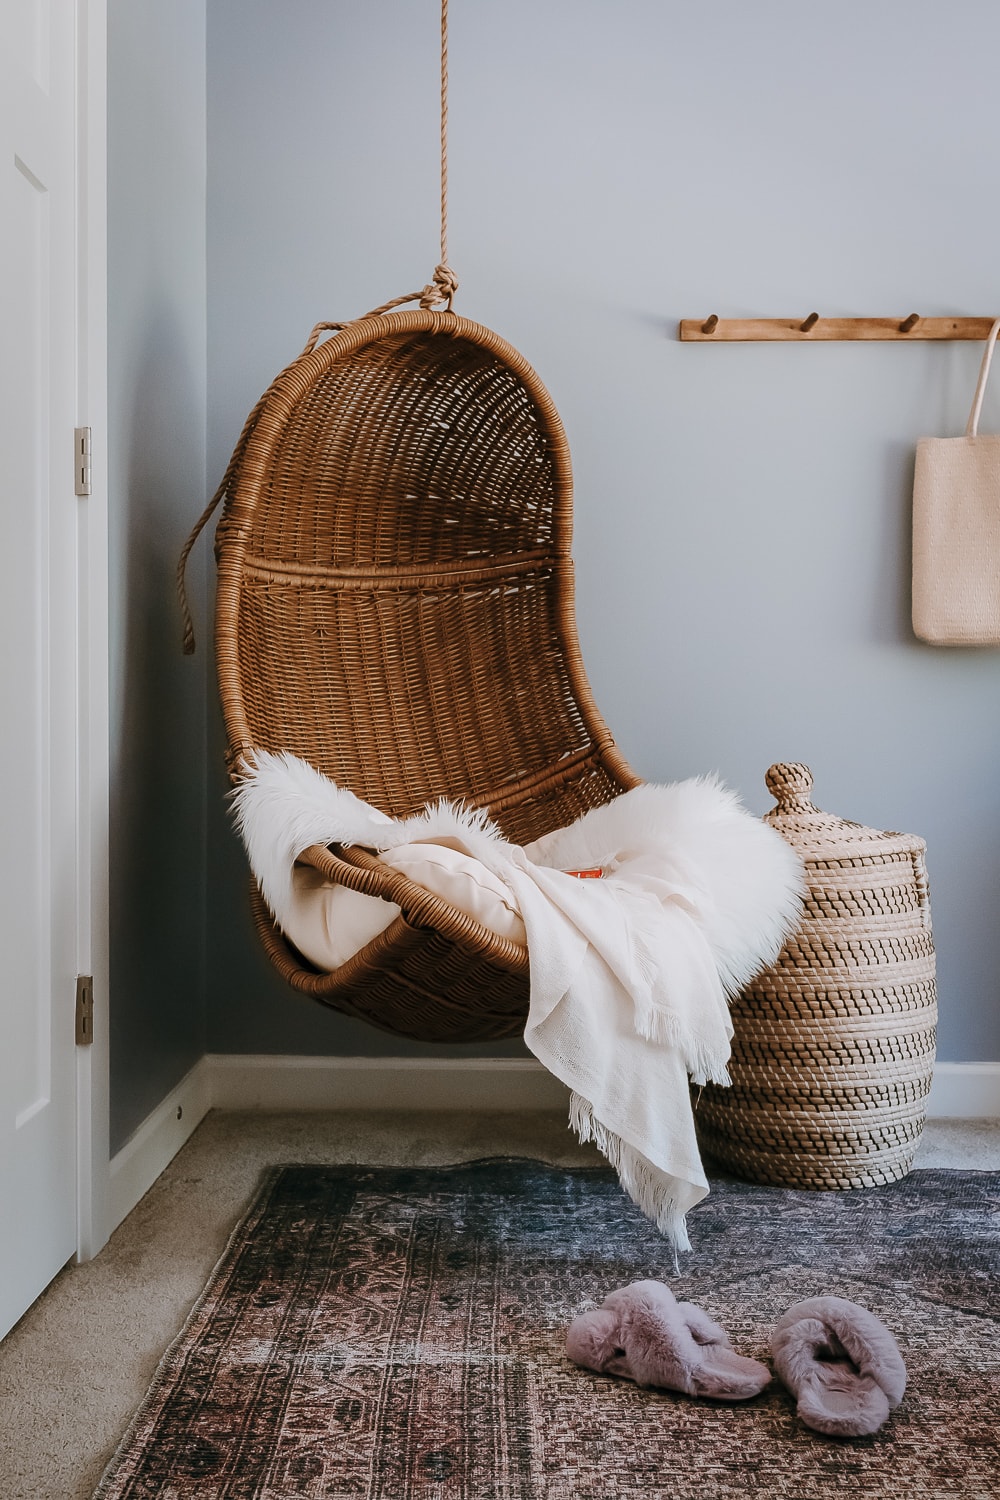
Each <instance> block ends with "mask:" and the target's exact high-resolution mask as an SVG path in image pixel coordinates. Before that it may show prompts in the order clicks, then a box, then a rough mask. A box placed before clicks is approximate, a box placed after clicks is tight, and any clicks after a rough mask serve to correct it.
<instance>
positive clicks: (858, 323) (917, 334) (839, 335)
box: [680, 313, 995, 344]
mask: <svg viewBox="0 0 1000 1500" xmlns="http://www.w3.org/2000/svg"><path fill="white" fill-rule="evenodd" d="M994 321H995V320H994V319H993V318H921V317H920V316H919V315H918V314H917V313H910V316H909V317H908V318H821V317H820V315H819V313H810V314H809V316H808V317H807V318H719V317H717V316H716V315H715V313H713V314H712V316H711V317H710V318H684V319H683V321H682V322H681V325H680V337H681V340H682V341H683V342H685V343H692V342H693V343H700V344H733V343H755V342H758V343H759V342H772V341H774V340H784V341H789V342H792V343H802V344H815V343H821V342H826V341H830V340H834V339H836V340H843V339H869V340H870V339H979V340H980V341H981V340H983V339H985V338H986V337H987V336H988V334H989V331H990V329H991V328H992V327H993V323H994Z"/></svg>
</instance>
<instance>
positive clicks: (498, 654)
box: [216, 309, 639, 1041]
mask: <svg viewBox="0 0 1000 1500" xmlns="http://www.w3.org/2000/svg"><path fill="white" fill-rule="evenodd" d="M322 326H323V327H328V326H329V325H322ZM223 490H224V495H225V508H224V511H223V516H222V520H221V522H220V525H219V528H218V532H217V537H216V554H217V559H218V594H217V607H216V655H217V665H218V677H219V688H220V694H221V699H222V709H223V715H224V719H225V725H226V731H227V735H228V740H229V758H230V769H231V772H232V774H233V775H234V776H237V777H238V776H239V774H240V770H241V767H243V766H244V765H245V764H246V763H247V762H249V761H252V759H253V755H254V751H255V749H256V748H258V747H259V748H262V749H266V750H271V751H280V750H287V751H291V752H293V753H294V754H296V755H299V756H302V757H303V758H304V759H306V760H308V761H309V762H311V764H312V765H314V766H315V767H316V768H317V769H318V770H320V771H322V772H324V773H325V774H326V775H328V776H330V777H332V778H333V780H335V781H336V782H338V783H339V784H340V785H342V786H346V787H349V788H350V789H351V790H352V791H353V792H355V793H356V794H357V795H358V796H359V797H362V798H363V799H364V800H365V801H367V802H371V803H374V804H375V805H376V806H377V807H380V808H381V809H382V810H383V811H384V812H386V813H388V814H390V815H391V816H400V815H403V814H406V813H411V812H414V811H415V810H417V809H419V808H420V807H421V806H422V805H423V804H424V803H425V802H427V801H429V800H432V799H436V798H439V797H448V798H452V799H455V800H459V801H463V802H465V803H466V804H469V805H472V806H475V807H483V808H487V809H488V810H489V812H490V813H491V814H492V815H493V817H494V818H495V819H496V821H497V822H498V823H499V825H500V827H501V828H502V829H503V831H504V832H505V833H506V834H507V836H508V837H510V838H512V839H514V840H515V841H517V842H519V843H526V842H528V841H530V840H531V839H534V838H537V837H538V836H540V835H541V834H542V833H545V832H548V831H550V830H551V829H553V828H555V827H559V826H563V825H565V824H567V823H570V822H572V821H573V820H574V819H575V818H576V817H578V816H579V815H580V814H581V813H582V812H584V811H586V810H587V809H588V808H590V807H594V806H597V805H599V804H601V803H604V802H606V801H608V800H610V798H612V797H614V796H617V795H618V794H619V793H620V792H621V791H623V790H625V789H627V788H628V787H630V786H633V785H635V784H636V783H637V781H638V779H639V778H638V777H637V776H636V775H635V774H634V772H632V771H631V770H630V768H629V767H628V765H627V764H626V762H625V760H624V759H623V757H622V756H621V754H620V752H619V751H618V749H617V748H616V746H615V744H614V741H613V739H612V736H611V734H610V733H609V731H608V729H607V726H606V725H605V723H604V721H603V719H602V718H601V716H600V715H599V713H598V712H597V709H596V708H595V706H594V702H593V699H592V696H591V692H590V688H589V686H588V683H587V679H586V676H585V673H584V669H583V663H582V660H581V656H580V650H579V646H578V642H577V635H576V626H575V619H574V612H573V581H572V562H571V559H570V550H569V549H570V532H571V503H572V501H571V495H572V481H571V472H570V459H569V450H568V447H567V443H566V437H565V433H564V431H563V427H562V424H561V422H560V420H559V417H558V414H557V412H556V410H555V407H554V405H553V403H552V400H551V398H550V397H549V395H548V393H547V392H546V390H545V388H544V387H543V386H542V384H541V382H540V381H539V379H538V377H537V375H536V374H535V372H534V371H533V370H532V369H531V367H530V366H529V365H528V364H527V363H526V362H525V360H524V359H522V358H521V356H520V355H519V354H518V353H517V352H516V351H515V350H514V349H513V348H511V346H510V345H509V344H507V343H506V342H505V341H504V340H502V339H501V338H499V337H498V336H497V335H496V334H494V333H492V332H490V331H489V330H488V329H485V328H483V327H480V326H479V325H478V324H475V323H471V322H469V321H467V320H466V319H464V318H460V317H458V316H457V315H456V314H454V313H451V312H448V311H433V310H430V309H421V310H415V311H405V312H388V313H382V314H380V315H370V316H368V317H366V318H363V319H360V320H358V321H357V322H355V323H352V324H348V325H346V326H344V327H343V328H341V329H340V330H339V331H338V332H335V333H334V334H333V336H332V337H330V338H328V339H326V340H325V341H323V342H316V335H315V334H314V338H313V339H311V340H310V342H309V344H308V345H307V346H306V349H305V350H304V351H303V353H302V354H301V355H300V357H299V358H298V359H297V360H295V361H294V363H292V364H291V365H290V366H289V367H288V368H287V369H286V370H284V371H283V372H282V374H281V375H279V376H278V378H277V379H276V380H275V381H274V383H273V384H272V386H271V387H270V389H269V390H268V391H267V392H266V393H265V395H264V396H263V397H262V398H261V401H260V402H259V403H258V405H257V407H256V408H255V409H254V411H253V412H252V413H251V416H250V417H249V418H248V421H247V424H246V427H245V428H244V431H243V434H242V436H241V438H240V442H239V444H238V446H237V449H236V451H235V453H234V455H233V458H232V461H231V463H230V466H229V469H228V471H227V475H226V479H225V481H224V487H223ZM304 857H305V858H307V859H308V860H309V862H311V863H313V864H315V865H317V866H318V867H319V868H321V869H322V870H323V871H324V872H325V873H326V874H327V875H328V877H329V878H330V879H331V880H335V881H339V882H341V883H342V884H344V885H347V886H351V887H353V888H355V889H359V890H364V891H367V892H369V893H371V894H373V895H377V896H381V897H384V898H386V899H388V900H392V901H394V902H396V903H397V904H398V905H399V906H400V907H401V908H402V913H403V914H402V916H401V917H399V918H397V919H396V920H395V921H394V922H393V924H392V926H391V927H390V928H389V929H388V930H387V931H386V932H385V933H384V934H383V935H381V936H380V937H378V938H376V939H375V941H374V942H372V943H370V944H369V945H368V946H367V947H366V948H364V949H363V950H362V951H361V952H360V953H359V954H358V955H357V956H356V957H355V958H354V959H352V960H351V961H350V962H348V963H347V964H345V965H344V966H343V967H342V968H340V969H338V970H337V971H336V972H335V973H333V974H322V973H318V972H316V971H315V970H313V969H312V968H311V967H310V965H309V964H308V963H306V962H305V961H304V960H303V959H302V958H301V957H300V956H299V955H298V954H297V953H296V952H295V951H294V950H293V949H292V948H291V947H290V946H289V945H288V944H287V943H286V942H285V940H284V938H283V937H282V935H281V934H280V933H279V932H278V931H276V930H275V928H274V926H273V924H272V922H271V920H270V917H269V914H268V912H267V911H266V909H265V908H264V906H263V904H262V902H261V901H260V899H259V897H258V896H256V894H255V896H254V912H255V919H256V923H257V927H258V930H259V932H260V935H261V938H262V940H263V943H264V946H265V948H266V949H267V952H268V953H269V955H270V957H271V958H272V960H273V962H274V963H275V964H276V966H277V968H278V969H279V971H280V972H281V973H282V974H283V975H284V976H285V978H286V979H287V980H288V981H289V982H290V983H291V984H292V985H294V986H295V987H296V988H297V989H299V990H302V991H304V992H305V993H307V994H309V995H312V996H314V997H315V998H316V999H317V1000H320V1001H322V1002H324V1003H325V1004H327V1005H331V1006H333V1007H335V1008H336V1009H338V1010H341V1011H345V1012H347V1013H348V1014H351V1015H355V1016H360V1017H362V1018H363V1019H365V1020H367V1021H369V1022H371V1023H372V1024H373V1025H376V1026H379V1027H381V1028H383V1029H385V1030H389V1031H394V1032H396V1033H399V1034H403V1035H406V1036H411V1037H418V1038H421V1039H424V1040H434V1041H473V1040H479V1039H488V1038H498V1037H503V1036H509V1035H513V1034H515V1033H516V1032H518V1031H519V1030H520V1029H522V1027H523V1023H524V1018H525V1016H526V1014H527V1003H528V984H527V971H528V961H527V952H526V950H525V949H524V948H523V947H520V946H518V945H517V944H515V943H511V942H509V941H507V940H505V939H502V938H499V937H497V936H495V935H494V934H492V933H490V932H488V931H487V930H486V929H485V928H483V927H481V926H479V925H478V924H477V923H476V922H474V921H472V920H471V919H470V918H469V917H467V916H465V915H463V914H462V913H461V912H459V911H457V910H456V909H455V908H453V907H451V906H449V905H448V904H447V903H445V902H443V901H440V900H438V899H437V898H435V897H433V896H430V895H428V894H427V893H426V892H425V891H423V890H422V889H421V888H420V887H418V886H415V885H413V884H412V883H411V882H410V881H408V880H406V879H405V878H404V877H403V876H401V875H399V874H397V873H395V872H391V871H389V870H387V869H386V868H385V867H384V866H383V865H382V864H381V863H380V862H379V861H378V860H377V859H375V858H373V857H372V856H371V855H369V854H366V853H364V852H363V851H358V850H327V849H319V848H316V849H312V850H310V851H308V852H307V854H306V856H304Z"/></svg>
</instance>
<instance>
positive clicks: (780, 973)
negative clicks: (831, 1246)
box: [696, 764, 937, 1188]
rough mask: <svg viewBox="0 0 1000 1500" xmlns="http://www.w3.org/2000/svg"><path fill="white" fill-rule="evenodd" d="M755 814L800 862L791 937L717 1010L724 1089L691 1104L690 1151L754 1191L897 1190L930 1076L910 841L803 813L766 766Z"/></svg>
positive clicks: (920, 902)
mask: <svg viewBox="0 0 1000 1500" xmlns="http://www.w3.org/2000/svg"><path fill="white" fill-rule="evenodd" d="M766 780H767V785H768V788H769V789H770V791H771V792H772V793H773V795H774V797H775V798H776V799H777V804H778V805H777V807H776V808H774V809H773V810H772V811H771V812H770V813H768V814H767V815H766V816H765V822H767V823H770V825H771V827H772V828H776V829H777V830H778V832H779V833H781V834H782V835H783V836H784V837H785V838H786V839H787V840H788V842H789V843H790V844H791V845H792V847H793V848H794V849H796V850H797V851H798V853H799V854H800V855H801V856H802V858H803V860H804V862H805V871H806V880H807V884H808V895H807V898H806V902H805V908H804V912H803V920H802V923H801V925H800V926H799V928H798V931H797V932H796V933H795V934H794V936H793V937H792V938H790V939H789V941H788V942H787V943H786V945H785V947H784V948H783V950H782V952H781V954H780V955H779V957H778V960H777V962H776V963H775V964H774V965H773V966H772V967H771V968H769V969H766V970H765V971H764V972H763V973H762V974H760V975H758V977H757V978H756V979H755V980H754V981H753V982H752V983H751V984H750V985H749V986H748V988H747V989H746V990H745V991H744V992H743V994H742V995H741V996H740V997H739V999H738V1000H737V1001H735V1002H734V1004H733V1007H732V1013H733V1025H734V1028H735V1034H734V1037H733V1053H732V1058H731V1061H730V1067H729V1071H730V1075H731V1077H732V1087H731V1088H719V1087H713V1086H709V1087H706V1088H705V1090H704V1092H703V1094H702V1096H701V1099H700V1101H699V1103H698V1106H697V1114H696V1118H697V1121H698V1132H699V1136H700V1138H701V1142H702V1146H703V1148H704V1150H705V1151H706V1152H707V1153H708V1154H710V1155H711V1156H713V1157H714V1158H715V1159H716V1160H717V1161H719V1162H720V1163H722V1164H723V1165H724V1166H727V1167H729V1168H730V1169H731V1170H732V1171H734V1172H737V1173H739V1174H740V1175H741V1176H743V1177H748V1178H750V1179H751V1180H752V1181H755V1182H767V1183H773V1184H776V1185H779V1186H783V1187H797V1188H857V1187H874V1186H877V1185H878V1184H880V1183H886V1182H894V1181H896V1180H897V1179H898V1178H900V1177H905V1175H906V1173H907V1172H908V1171H909V1169H910V1167H911V1165H912V1162H913V1156H914V1153H915V1151H916V1148H917V1143H918V1141H919V1138H920V1133H921V1130H922V1129H923V1123H924V1116H925V1113H926V1100H927V1094H928V1091H929V1089H930V1085H931V1075H932V1072H933V1067H934V1044H935V1028H936V1022H937V992H936V987H935V979H934V945H933V941H932V939H931V915H930V901H929V897H928V886H927V870H926V864H925V860H924V851H925V845H924V842H923V840H922V839H919V838H914V837H912V836H910V835H908V834H902V833H880V832H878V831H876V830H875V829H873V828H865V827H864V826H863V825H861V824H859V823H848V822H845V821H844V820H843V819H842V818H836V817H832V816H831V815H830V814H829V813H825V812H820V811H819V810H818V809H817V808H815V807H813V805H812V802H811V801H810V798H809V793H810V792H811V790H812V784H813V778H812V775H811V773H810V771H809V769H808V767H806V766H803V765H796V764H791V765H776V766H772V767H771V769H770V770H769V771H768V773H767V777H766Z"/></svg>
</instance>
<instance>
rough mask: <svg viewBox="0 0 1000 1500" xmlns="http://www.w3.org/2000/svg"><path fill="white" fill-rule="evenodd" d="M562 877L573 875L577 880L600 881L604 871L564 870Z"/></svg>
mask: <svg viewBox="0 0 1000 1500" xmlns="http://www.w3.org/2000/svg"><path fill="white" fill-rule="evenodd" d="M563 874H564V875H575V876H576V878H577V880H600V879H601V877H602V875H603V874H604V871H603V870H601V869H597V870H564V871H563Z"/></svg>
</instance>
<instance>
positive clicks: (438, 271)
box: [420, 263, 458, 312]
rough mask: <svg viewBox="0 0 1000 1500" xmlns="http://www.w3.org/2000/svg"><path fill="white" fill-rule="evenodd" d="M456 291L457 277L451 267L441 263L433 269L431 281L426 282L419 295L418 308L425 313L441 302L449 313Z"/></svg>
mask: <svg viewBox="0 0 1000 1500" xmlns="http://www.w3.org/2000/svg"><path fill="white" fill-rule="evenodd" d="M457 291H458V277H457V276H456V275H455V273H454V271H453V270H452V269H451V266H446V265H444V264H443V263H442V264H441V265H439V266H435V267H434V279H433V281H430V282H428V284H427V286H425V287H424V289H423V291H422V292H421V293H420V306H421V307H422V308H423V309H424V310H425V311H427V310H428V309H430V308H432V307H436V306H437V305H438V304H440V303H442V302H443V303H445V305H446V308H447V310H448V312H451V304H452V301H453V299H454V296H455V293H456V292H457Z"/></svg>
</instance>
